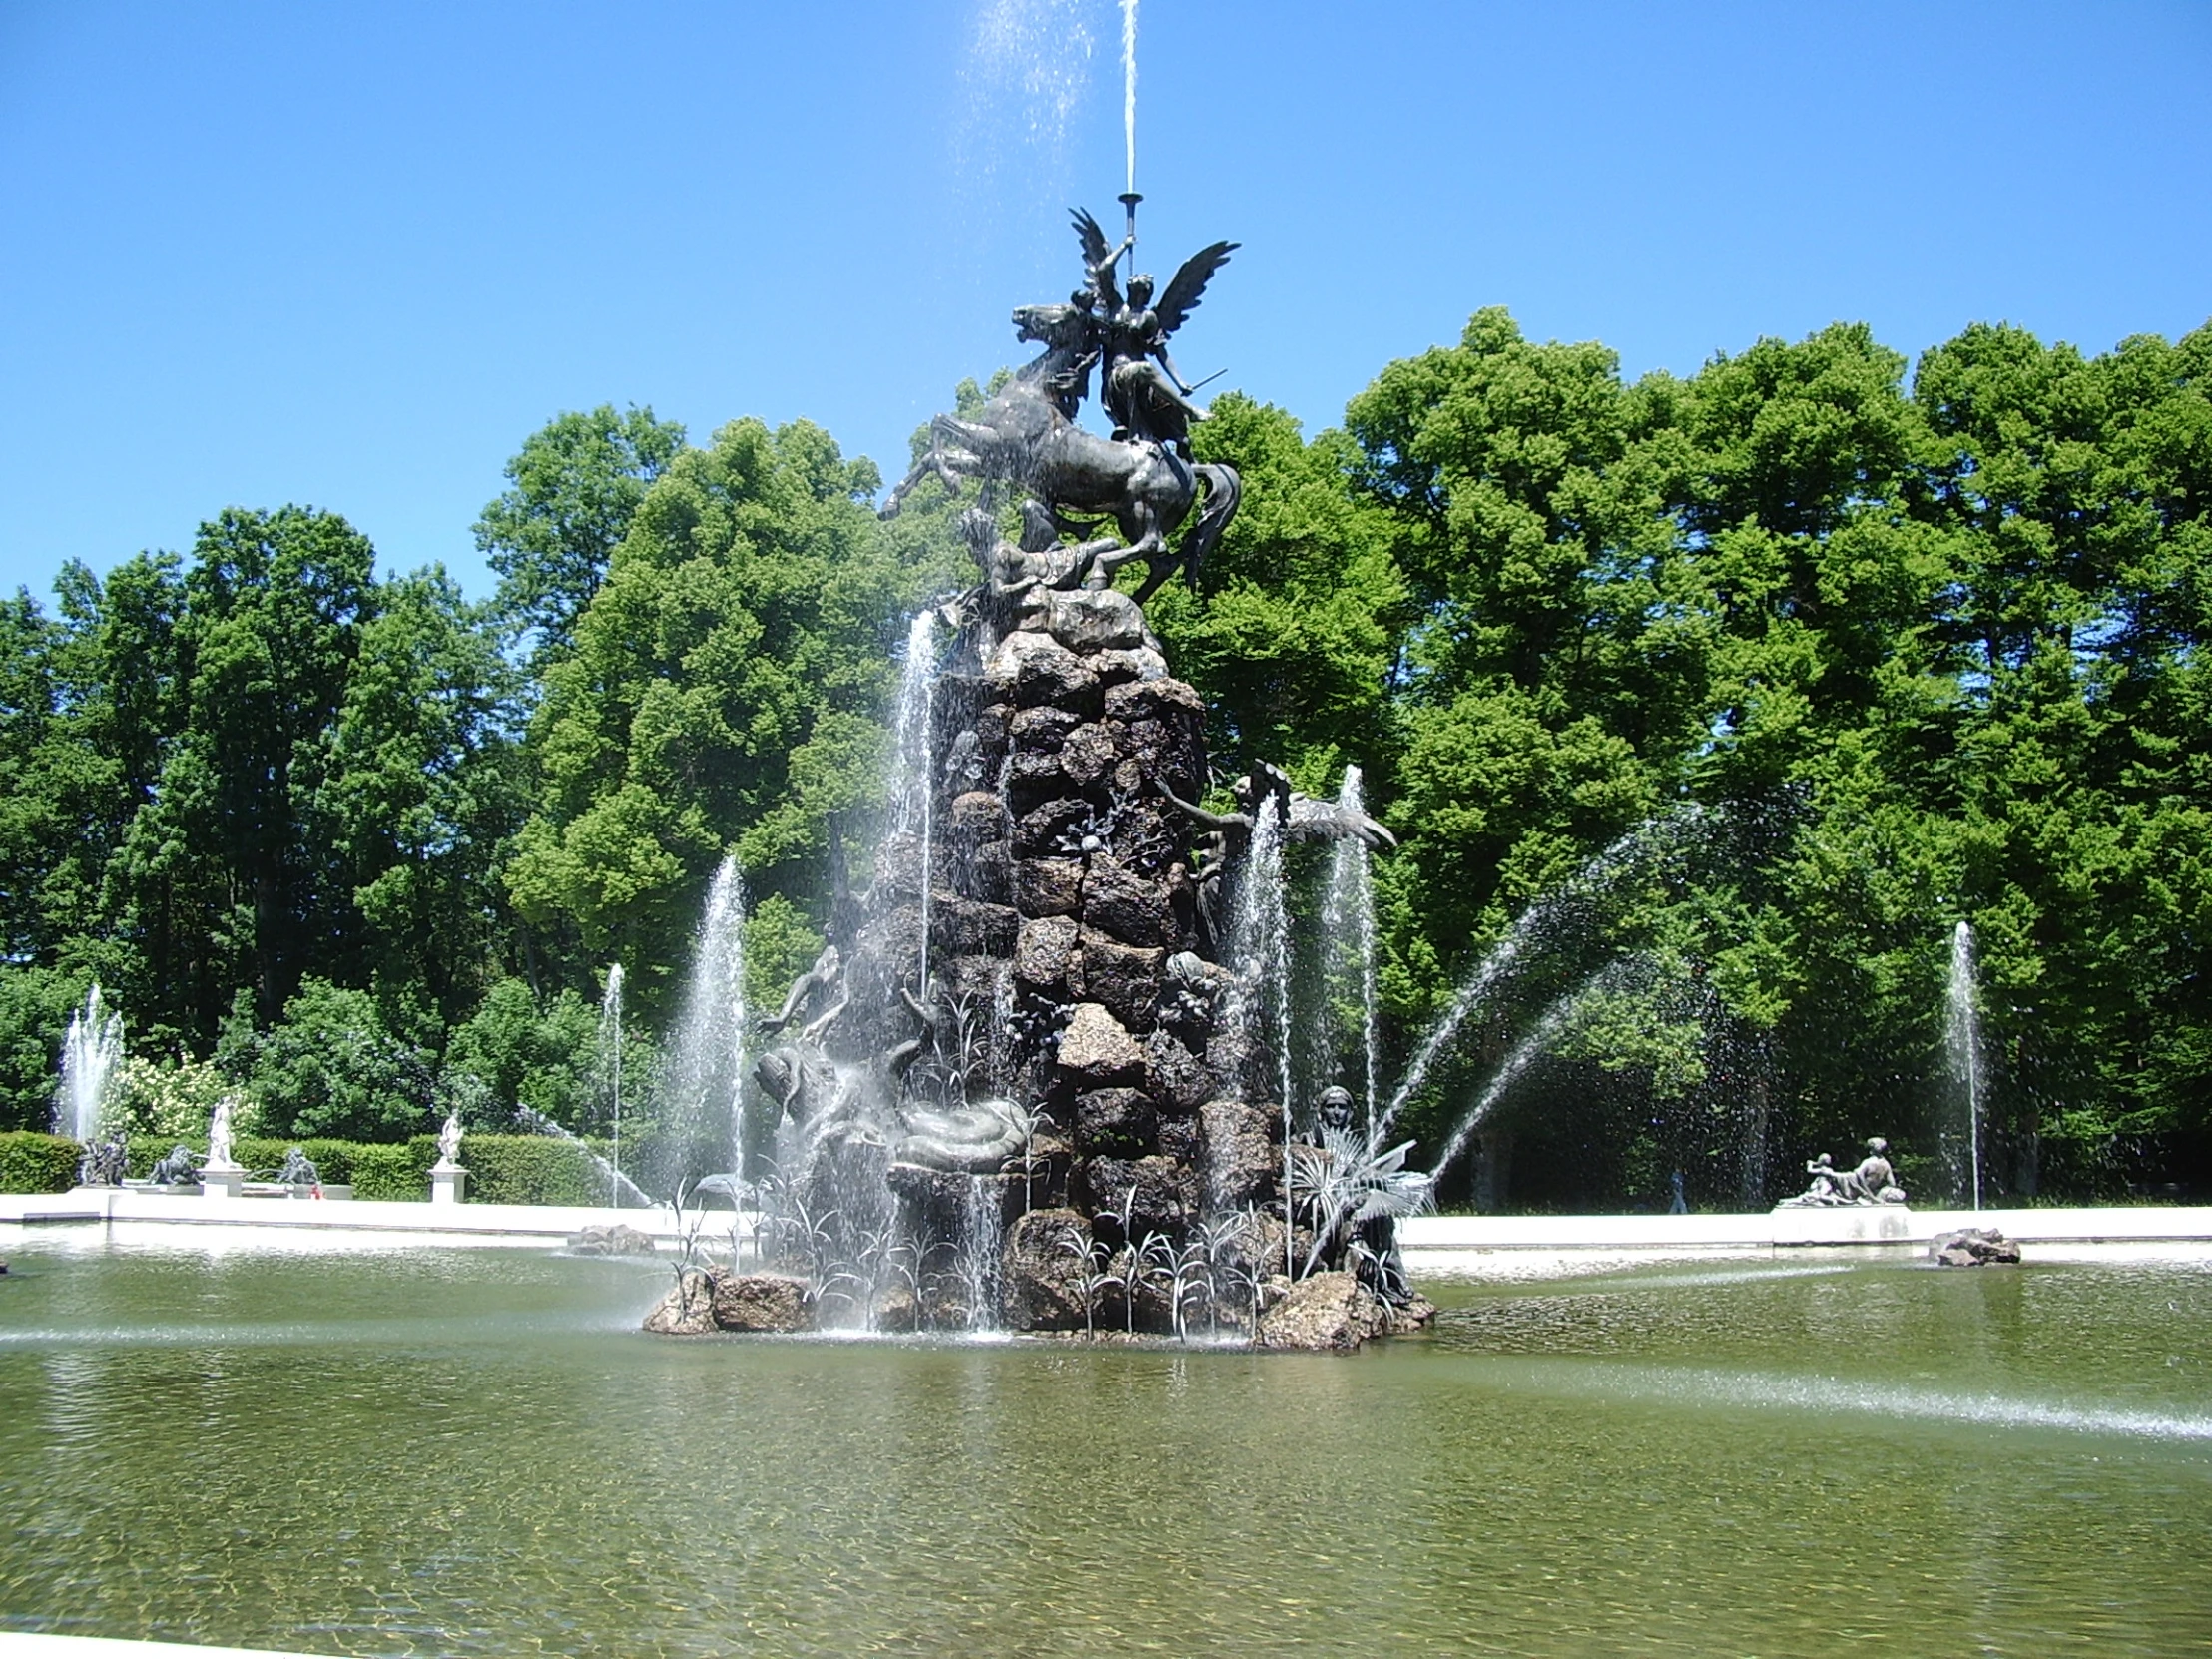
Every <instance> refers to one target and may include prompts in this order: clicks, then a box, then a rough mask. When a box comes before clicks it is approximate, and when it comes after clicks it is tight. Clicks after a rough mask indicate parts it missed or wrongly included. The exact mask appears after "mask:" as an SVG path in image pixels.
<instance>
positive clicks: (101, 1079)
mask: <svg viewBox="0 0 2212 1659" xmlns="http://www.w3.org/2000/svg"><path fill="white" fill-rule="evenodd" d="M122 1057H123V1016H122V1015H121V1014H119V1013H115V1012H113V1011H112V1010H110V1009H108V1008H106V1007H105V1006H104V1005H103V1004H102V1002H101V999H100V986H99V985H98V983H97V982H96V983H95V984H94V985H93V987H92V988H91V989H90V990H89V991H87V992H86V993H85V1005H84V1007H82V1008H81V1009H79V1010H78V1011H77V1012H76V1013H75V1014H73V1015H71V1016H70V1021H69V1034H68V1036H67V1037H65V1038H64V1039H63V1041H62V1063H61V1080H60V1083H59V1086H58V1087H57V1088H56V1089H55V1091H54V1133H55V1134H57V1135H64V1136H67V1137H68V1138H69V1139H70V1140H73V1141H75V1142H77V1143H78V1144H79V1145H80V1146H82V1147H83V1148H84V1149H85V1156H84V1162H83V1163H82V1164H81V1165H80V1166H79V1171H78V1179H79V1181H80V1182H82V1183H83V1184H84V1185H87V1186H117V1185H120V1184H121V1182H122V1180H123V1161H124V1150H123V1142H122V1140H121V1138H120V1137H117V1138H113V1139H108V1138H104V1136H103V1132H104V1131H105V1130H106V1128H107V1127H108V1125H107V1123H106V1121H105V1119H106V1113H107V1106H108V1093H109V1084H110V1081H111V1079H112V1078H113V1077H114V1075H115V1066H116V1062H117V1061H118V1060H120V1059H121V1058H122Z"/></svg>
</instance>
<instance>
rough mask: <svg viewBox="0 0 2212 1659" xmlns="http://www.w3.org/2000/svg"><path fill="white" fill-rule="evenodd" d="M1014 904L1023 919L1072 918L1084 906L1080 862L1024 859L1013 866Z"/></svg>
mask: <svg viewBox="0 0 2212 1659" xmlns="http://www.w3.org/2000/svg"><path fill="white" fill-rule="evenodd" d="M1014 901H1015V903H1016V904H1018V905H1019V906H1020V908H1021V913H1022V914H1023V915H1025V916H1071V915H1073V914H1075V912H1076V911H1077V910H1078V909H1080V908H1081V907H1082V903H1083V862H1082V860H1081V859H1080V858H1024V859H1022V860H1021V862H1020V863H1018V864H1016V865H1014Z"/></svg>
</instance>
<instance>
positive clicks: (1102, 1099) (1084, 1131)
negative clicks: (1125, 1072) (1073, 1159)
mask: <svg viewBox="0 0 2212 1659" xmlns="http://www.w3.org/2000/svg"><path fill="white" fill-rule="evenodd" d="M1156 1123H1157V1120H1156V1119H1155V1117H1154V1115H1153V1110H1152V1102H1151V1100H1150V1099H1149V1098H1148V1097H1147V1096H1146V1094H1145V1092H1144V1091H1143V1090H1142V1089H1126V1088H1124V1089H1093V1090H1092V1091H1091V1092H1090V1093H1089V1094H1086V1095H1079V1096H1077V1097H1076V1101H1075V1144H1076V1146H1077V1147H1078V1148H1079V1149H1080V1150H1082V1151H1084V1152H1106V1153H1119V1154H1121V1155H1123V1156H1125V1157H1126V1156H1131V1155H1134V1154H1138V1153H1142V1152H1145V1151H1147V1150H1149V1149H1150V1147H1151V1145H1152V1136H1153V1131H1154V1129H1155V1127H1156Z"/></svg>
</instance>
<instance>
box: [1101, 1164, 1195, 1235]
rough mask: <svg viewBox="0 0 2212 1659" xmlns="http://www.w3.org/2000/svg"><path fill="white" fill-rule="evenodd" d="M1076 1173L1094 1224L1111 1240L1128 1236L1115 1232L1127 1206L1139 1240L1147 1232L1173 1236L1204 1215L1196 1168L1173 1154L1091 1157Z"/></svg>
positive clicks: (1119, 1225)
mask: <svg viewBox="0 0 2212 1659" xmlns="http://www.w3.org/2000/svg"><path fill="white" fill-rule="evenodd" d="M1076 1174H1077V1177H1078V1184H1079V1185H1080V1187H1081V1188H1082V1190H1083V1192H1084V1193H1086V1194H1088V1195H1089V1198H1090V1209H1091V1215H1092V1223H1091V1225H1092V1229H1093V1231H1094V1232H1100V1237H1102V1238H1104V1239H1106V1242H1107V1243H1108V1244H1110V1245H1119V1244H1121V1243H1125V1242H1127V1241H1126V1240H1122V1239H1120V1238H1116V1237H1112V1236H1111V1235H1116V1234H1119V1233H1120V1231H1121V1221H1120V1217H1121V1215H1122V1212H1123V1211H1124V1209H1126V1210H1127V1212H1128V1215H1129V1232H1130V1234H1131V1235H1132V1236H1133V1237H1134V1238H1136V1239H1138V1240H1142V1239H1143V1238H1144V1236H1145V1235H1146V1234H1147V1233H1166V1234H1169V1235H1171V1236H1172V1235H1174V1234H1176V1233H1178V1232H1179V1231H1180V1230H1181V1229H1183V1228H1184V1227H1186V1226H1188V1225H1189V1224H1190V1223H1192V1222H1194V1221H1196V1220H1198V1218H1199V1214H1200V1207H1199V1192H1198V1177H1197V1174H1196V1173H1195V1172H1194V1171H1192V1170H1189V1169H1186V1168H1184V1167H1183V1166H1182V1165H1181V1164H1178V1163H1177V1162H1176V1161H1175V1160H1174V1159H1173V1158H1162V1157H1160V1156H1159V1155H1158V1154H1154V1155H1153V1156H1151V1157H1149V1158H1134V1159H1132V1158H1086V1159H1084V1160H1083V1161H1082V1162H1081V1163H1079V1164H1077V1165H1076ZM1102 1229H1103V1231H1100V1230H1102Z"/></svg>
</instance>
